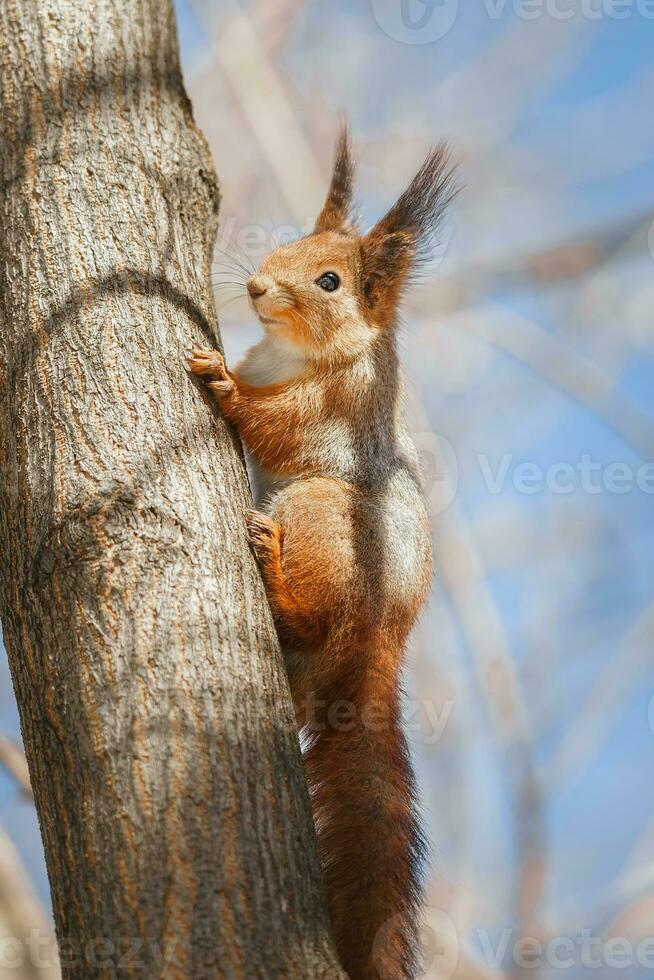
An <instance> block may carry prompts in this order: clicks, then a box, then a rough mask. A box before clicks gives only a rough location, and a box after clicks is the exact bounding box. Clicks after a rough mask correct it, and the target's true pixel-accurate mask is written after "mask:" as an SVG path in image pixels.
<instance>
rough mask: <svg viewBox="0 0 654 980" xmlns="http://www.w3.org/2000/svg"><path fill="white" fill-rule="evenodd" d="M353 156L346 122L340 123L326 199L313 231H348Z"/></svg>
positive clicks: (352, 180)
mask: <svg viewBox="0 0 654 980" xmlns="http://www.w3.org/2000/svg"><path fill="white" fill-rule="evenodd" d="M354 170H355V168H354V158H353V156H352V146H351V143H350V134H349V131H348V128H347V123H345V122H343V123H342V124H341V130H340V133H339V135H338V139H337V142H336V153H335V156H334V169H333V172H332V180H331V184H330V186H329V191H328V193H327V200H326V201H325V203H324V205H323V209H322V211H321V212H320V214H319V215H318V219H317V221H316V225H315V228H314V232H320V231H350V230H351V228H350V224H349V221H348V218H349V213H350V207H351V205H352V194H353V192H354Z"/></svg>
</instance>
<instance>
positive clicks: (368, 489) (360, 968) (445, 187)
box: [189, 127, 454, 980]
mask: <svg viewBox="0 0 654 980" xmlns="http://www.w3.org/2000/svg"><path fill="white" fill-rule="evenodd" d="M353 182H354V162H353V157H352V150H351V145H350V140H349V137H348V133H347V129H346V128H345V127H343V130H342V132H341V134H340V136H339V139H338V143H337V149H336V155H335V162H334V170H333V176H332V180H331V185H330V188H329V192H328V194H327V199H326V202H325V204H324V207H323V209H322V211H321V212H320V215H319V217H318V219H317V221H316V225H315V228H314V230H313V232H312V233H311V234H309V235H308V236H306V237H304V238H302V239H300V240H299V241H296V242H293V243H291V244H288V245H283V246H281V247H279V248H277V249H276V250H275V251H273V252H272V254H271V255H269V256H268V257H267V258H266V259H265V260H264V261H263V263H262V264H261V267H260V268H259V271H258V272H257V273H256V274H255V275H253V276H252V277H251V279H250V280H249V281H248V283H247V290H248V293H249V297H250V302H251V305H252V308H253V310H254V312H255V313H256V314H257V316H258V318H259V320H260V321H261V324H262V325H263V328H264V331H265V337H264V339H263V340H262V341H261V342H260V343H258V344H257V345H256V346H255V347H253V348H252V349H251V350H250V351H248V353H247V354H246V355H245V358H244V359H243V360H242V361H241V363H240V364H239V365H238V366H237V367H236V368H235V369H234V370H228V369H227V368H226V366H225V362H224V359H223V357H222V355H221V354H220V353H219V352H218V351H216V350H207V349H204V348H195V349H193V351H192V353H191V357H190V360H189V367H190V370H191V371H192V372H193V373H194V374H197V375H204V376H206V377H207V378H208V379H209V382H208V387H209V389H210V390H211V392H212V393H213V394H214V395H215V397H216V398H217V400H218V404H219V406H220V410H221V412H222V413H223V415H224V416H225V417H226V418H227V419H228V420H229V421H230V422H231V423H233V425H234V426H235V427H236V429H237V431H238V433H239V435H240V436H241V438H242V440H243V442H244V443H245V446H246V448H247V450H248V451H249V454H250V456H251V458H252V460H253V463H254V465H255V468H256V478H257V483H258V484H260V486H259V491H260V492H259V494H258V500H257V503H258V506H259V509H258V510H255V511H252V512H251V513H250V514H249V516H248V532H249V537H250V541H251V543H252V546H253V548H254V551H255V553H256V556H257V558H258V561H259V565H260V568H261V573H262V576H263V580H264V583H265V586H266V591H267V595H268V599H269V602H270V606H271V609H272V612H273V616H274V619H275V623H276V626H277V630H278V633H279V636H280V640H281V643H282V647H283V650H284V654H285V659H286V664H287V668H288V674H289V680H290V685H291V692H292V695H293V701H294V704H295V709H296V713H297V718H298V724H299V726H301V728H302V729H303V734H304V735H305V744H306V745H307V748H306V751H305V756H304V761H305V768H306V774H307V779H308V783H309V788H310V792H311V797H312V805H313V814H314V822H315V827H316V832H317V837H318V845H319V851H320V856H321V861H322V867H323V873H324V880H325V886H326V890H327V898H328V903H329V910H330V915H331V921H332V926H333V931H334V935H335V939H336V944H337V949H338V952H339V956H340V959H341V961H342V964H343V967H344V969H345V970H346V972H347V973H348V975H349V976H350V977H351V978H352V980H373V978H374V980H377V978H379V977H383V978H388V980H404V978H410V977H413V976H415V971H416V968H417V966H416V964H417V961H418V956H419V934H418V933H419V913H420V894H421V880H422V867H423V860H424V844H423V837H422V833H421V830H420V826H419V821H418V816H417V812H416V810H417V807H416V793H415V784H414V776H413V772H412V769H411V764H410V761H409V754H408V750H407V744H406V740H405V736H404V733H403V730H402V725H401V718H400V709H401V688H400V685H401V677H400V672H401V668H402V661H403V655H404V649H405V645H406V641H407V637H408V635H409V633H410V631H411V629H412V627H413V625H414V623H415V621H416V617H417V615H418V612H419V610H420V608H421V606H422V605H423V603H424V601H425V598H426V596H427V591H428V588H429V584H430V578H431V547H430V535H429V525H428V520H427V514H426V510H425V505H424V502H423V496H422V490H421V477H420V472H419V463H418V456H417V453H416V450H415V447H414V446H413V444H412V442H411V439H410V438H409V436H408V434H407V431H406V429H405V425H404V421H403V409H402V380H401V375H400V369H399V365H398V356H397V338H396V332H397V329H398V304H399V301H400V298H401V294H402V291H403V288H404V286H405V285H406V283H407V281H408V279H409V277H410V275H411V273H412V271H413V270H414V269H415V268H416V265H417V263H418V262H419V261H420V260H421V258H422V257H423V256H424V254H425V250H426V246H427V245H428V244H429V242H430V241H431V238H432V235H433V232H434V230H435V228H436V226H437V224H438V221H439V219H440V217H441V215H442V213H443V210H444V208H445V206H446V205H447V204H448V202H449V201H450V199H451V197H452V195H453V193H454V187H453V168H452V167H451V166H450V164H449V157H448V152H447V148H446V146H445V145H444V144H441V145H439V146H438V147H436V148H435V149H434V150H432V152H431V153H430V154H429V156H428V157H427V159H426V160H425V162H424V163H423V165H422V167H421V168H420V170H419V171H418V173H417V175H416V176H415V177H414V179H413V180H412V181H411V183H410V184H409V186H408V188H407V189H406V190H405V191H404V193H403V194H402V195H401V196H400V198H399V199H398V200H397V202H396V203H395V204H394V205H393V207H392V208H391V209H390V210H389V211H388V213H387V214H386V215H385V216H384V217H383V218H382V219H381V220H380V221H379V222H378V223H377V224H376V225H375V226H374V227H373V228H372V230H371V231H369V232H368V233H367V234H363V233H361V232H360V231H359V229H358V228H357V226H356V223H355V221H354V220H353V219H352V217H351V206H352V193H353Z"/></svg>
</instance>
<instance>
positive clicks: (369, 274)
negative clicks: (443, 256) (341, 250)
mask: <svg viewBox="0 0 654 980" xmlns="http://www.w3.org/2000/svg"><path fill="white" fill-rule="evenodd" d="M457 190H458V187H457V186H456V184H455V180H454V167H453V166H452V165H451V163H450V156H449V151H448V148H447V144H445V143H440V144H439V145H438V146H437V147H435V148H434V149H433V150H432V151H431V153H430V154H429V156H428V157H427V159H426V160H425V162H424V163H423V165H422V167H421V168H420V170H419V171H418V173H417V174H416V176H415V177H414V178H413V180H412V181H411V183H410V184H409V186H408V187H407V189H406V190H405V191H404V193H403V194H402V195H401V196H400V197H399V198H398V200H397V201H396V202H395V204H394V205H393V207H392V208H391V209H390V211H388V213H387V214H385V215H384V217H383V218H382V219H381V220H380V221H378V222H377V224H376V225H375V227H374V228H373V229H372V231H370V232H369V233H368V234H367V235H366V236H365V238H363V239H362V242H361V261H362V271H363V295H364V300H365V302H366V304H367V306H368V308H369V309H370V311H371V312H374V314H375V317H376V318H377V320H378V322H380V323H382V322H384V320H388V319H389V318H390V317H392V315H393V313H394V308H395V305H396V303H397V300H398V298H399V294H400V290H401V288H402V285H403V284H404V282H405V281H406V278H407V275H408V274H409V272H410V271H411V269H412V268H414V267H415V265H416V264H417V262H419V261H420V259H422V258H426V257H428V255H429V245H430V244H431V241H432V238H433V235H434V233H435V231H436V228H437V226H438V223H439V221H440V219H441V218H442V216H443V212H444V211H445V208H446V207H447V205H448V204H449V203H450V201H451V200H452V198H453V197H454V195H455V194H456V193H457Z"/></svg>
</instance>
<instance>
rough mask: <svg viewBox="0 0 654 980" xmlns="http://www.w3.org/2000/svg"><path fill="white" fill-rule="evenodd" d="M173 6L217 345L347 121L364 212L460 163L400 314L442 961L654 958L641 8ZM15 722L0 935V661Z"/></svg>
mask: <svg viewBox="0 0 654 980" xmlns="http://www.w3.org/2000/svg"><path fill="white" fill-rule="evenodd" d="M176 8H177V15H178V23H179V33H180V43H181V53H182V61H183V66H184V73H185V77H186V82H187V86H188V90H189V94H190V96H191V99H192V101H193V104H194V109H195V115H196V118H197V121H198V122H199V124H200V126H201V127H202V129H203V130H204V132H205V133H206V135H207V137H208V139H209V141H210V143H211V146H212V150H213V153H214V156H215V160H216V167H217V169H218V173H219V176H220V178H221V182H222V191H223V203H222V209H221V230H220V236H219V242H218V247H217V251H216V266H215V270H214V272H215V286H216V302H217V305H218V308H219V316H220V322H221V326H222V331H223V338H224V342H225V346H226V350H227V355H228V360H231V361H233V360H234V359H235V358H237V357H238V356H239V355H240V354H241V353H242V352H243V351H244V350H245V348H246V347H248V346H249V345H250V344H252V343H253V342H254V341H255V340H256V338H257V337H258V336H259V329H258V328H257V326H256V325H255V324H254V322H253V320H252V317H251V315H250V314H249V312H248V310H247V306H246V304H245V302H244V301H243V297H242V289H241V287H240V286H239V285H237V284H236V283H237V280H238V279H239V278H240V274H239V271H238V263H245V264H246V265H249V264H254V265H255V266H256V265H257V263H258V262H259V261H260V259H261V258H262V257H263V255H265V254H266V253H267V252H268V251H270V249H271V248H273V247H275V245H277V244H279V243H281V242H282V241H288V240H289V239H292V238H296V237H298V236H299V235H301V234H303V233H306V232H307V231H308V230H309V229H310V228H311V225H312V222H313V219H314V218H315V215H316V214H317V211H318V210H319V208H320V205H321V203H322V199H323V197H324V194H325V190H326V185H327V181H328V178H329V173H330V165H331V157H332V145H333V139H334V134H335V132H336V129H337V125H338V117H339V113H342V112H347V115H348V117H349V120H350V123H351V127H352V130H353V134H354V139H355V144H356V148H357V153H358V156H359V160H360V173H359V194H358V200H359V210H360V214H361V217H362V221H363V223H364V224H370V223H372V222H373V221H374V219H375V218H376V217H378V216H379V215H380V214H381V212H382V211H383V209H385V208H386V207H387V206H389V205H390V204H391V203H392V201H393V199H394V197H395V196H397V194H398V193H399V192H400V191H401V190H402V189H403V187H404V185H405V184H406V182H407V181H408V179H409V178H410V176H411V175H412V174H413V172H414V171H415V170H416V169H417V167H418V165H419V163H420V162H421V160H422V158H423V157H424V155H425V153H426V152H427V150H428V148H429V146H430V144H432V143H433V142H435V141H437V140H439V139H441V138H447V139H448V140H449V141H450V143H451V145H452V148H453V152H454V154H455V156H456V158H457V159H458V160H459V161H460V168H461V177H462V180H463V183H464V184H465V187H464V190H463V192H462V193H461V194H460V196H459V198H458V200H457V201H456V203H455V205H454V207H453V208H452V210H451V213H450V215H449V218H448V221H447V224H446V227H445V228H443V229H442V234H441V236H440V241H439V243H438V246H437V248H436V250H435V252H434V256H433V261H432V263H431V265H430V267H429V268H428V269H427V270H426V274H425V275H424V277H423V280H422V281H421V282H420V283H419V284H418V285H416V287H415V288H413V289H412V291H411V293H410V294H409V295H408V297H407V301H406V304H405V324H404V329H403V331H402V357H403V361H404V365H405V369H406V373H407V376H408V380H409V387H410V395H409V399H408V412H409V418H410V428H411V430H412V432H413V433H414V435H415V439H416V442H417V444H418V447H419V449H420V452H421V455H422V459H423V463H424V470H425V478H426V481H427V486H428V492H429V506H430V513H431V518H432V526H433V538H434V546H435V551H436V557H437V563H436V571H435V576H434V585H433V589H432V594H431V599H430V603H429V607H428V609H427V610H426V612H425V613H424V615H423V617H422V621H421V624H420V627H419V628H418V630H417V631H416V634H415V637H414V640H413V643H412V648H411V651H410V665H409V668H408V670H407V677H406V690H407V706H406V714H407V726H408V729H409V735H410V739H411V744H412V750H413V753H414V757H415V760H416V765H417V768H418V773H419V778H420V787H421V793H422V798H423V808H424V813H425V818H426V823H427V825H428V830H429V835H430V838H431V842H432V864H431V871H430V876H429V890H428V903H429V908H428V912H427V922H426V926H425V957H424V976H425V977H428V978H430V980H449V978H451V977H458V978H460V980H477V978H479V980H484V978H501V977H511V978H513V977H516V978H523V977H527V976H529V977H532V978H538V980H547V978H552V977H559V976H565V977H569V978H571V980H584V978H587V977H601V978H611V977H613V976H616V977H617V976H620V977H622V978H625V980H627V978H628V980H637V978H641V977H645V976H649V975H650V974H654V778H653V777H654V656H653V649H654V587H653V572H654V360H653V355H654V318H653V314H652V311H653V310H654V224H653V221H654V125H653V124H652V107H653V106H654V46H653V44H652V40H653V38H654V3H652V2H651V0H522V2H520V0H481V2H475V3H471V2H469V0H461V2H460V3H458V2H457V0H360V2H358V3H356V4H353V3H351V2H346V0H330V2H329V3H328V2H326V0H250V2H245V0H240V2H236V0H178V2H177V3H176ZM0 733H2V735H3V738H2V739H1V740H0V939H1V938H2V937H3V936H8V935H17V934H20V930H21V929H22V928H23V927H26V926H27V925H29V924H30V923H34V924H35V927H36V928H39V927H40V924H43V923H46V922H47V916H48V913H49V899H48V888H47V881H46V877H45V870H44V864H43V858H42V851H41V844H40V838H39V833H38V827H37V823H36V818H35V815H34V810H33V805H32V803H31V801H30V799H29V796H28V795H27V794H26V793H25V792H21V785H22V784H23V785H24V784H26V776H25V772H24V763H23V760H22V757H21V754H20V751H17V749H18V746H19V744H20V734H19V729H18V722H17V715H16V710H15V706H14V700H13V694H12V691H11V685H10V681H9V675H8V671H7V666H6V662H5V657H4V652H2V656H1V659H0ZM43 927H44V928H45V925H44V926H43ZM3 971H4V972H3ZM5 975H6V976H7V977H12V978H15V980H28V978H33V977H36V976H39V977H45V976H46V975H47V976H48V977H55V976H56V971H53V970H50V972H48V971H47V970H45V969H41V970H39V969H31V972H30V969H28V968H27V967H26V968H25V971H24V973H23V974H21V972H20V971H17V970H16V969H11V970H9V969H7V967H6V966H5V967H2V966H0V977H3V976H5Z"/></svg>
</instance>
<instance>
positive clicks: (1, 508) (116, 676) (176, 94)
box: [0, 0, 343, 980]
mask: <svg viewBox="0 0 654 980" xmlns="http://www.w3.org/2000/svg"><path fill="white" fill-rule="evenodd" d="M0 38H1V45H2V46H1V48H0V113H1V116H0V118H1V119H2V123H1V125H2V135H1V138H0V181H1V183H0V310H1V314H2V325H1V327H2V328H1V336H0V373H1V384H2V400H1V404H0V547H1V550H2V565H1V576H2V580H1V584H0V603H1V612H2V619H3V624H4V636H5V641H6V646H7V650H8V653H9V660H10V664H11V668H12V675H13V679H14V685H15V689H16V697H17V700H18V705H19V710H20V715H21V721H22V728H23V736H24V740H25V747H26V752H27V757H28V761H29V766H30V772H31V778H32V783H33V787H34V792H35V797H36V803H37V807H38V812H39V819H40V823H41V830H42V834H43V842H44V846H45V853H46V858H47V864H48V872H49V876H50V885H51V890H52V899H53V905H54V912H55V920H56V926H57V934H58V938H59V942H60V947H61V960H62V970H63V974H64V976H65V977H67V978H73V977H74V978H77V977H79V978H81V977H84V978H86V980H88V978H89V977H117V976H121V977H124V976H133V977H146V976H147V977H166V980H174V978H182V977H183V978H193V980H201V978H209V977H234V978H237V977H247V978H248V980H250V978H256V977H265V978H270V977H282V976H283V977H291V978H292V977H298V978H300V977H301V978H303V980H305V978H311V977H329V978H330V980H332V978H334V977H338V976H342V975H343V974H342V973H341V972H340V970H339V968H338V966H337V965H336V960H335V958H334V953H333V947H332V943H331V940H330V937H329V931H328V927H327V917H326V912H325V905H324V900H323V893H322V884H321V881H320V875H319V871H318V863H317V858H316V850H315V843H314V837H313V830H312V827H311V819H310V810H309V804H308V798H307V793H306V788H305V785H304V779H303V774H302V766H301V759H300V752H299V745H298V739H297V733H296V730H295V726H294V722H293V717H292V710H291V706H290V701H289V694H288V689H287V683H286V678H285V675H284V672H283V667H282V663H281V659H280V653H279V649H278V645H277V640H276V637H275V633H274V629H273V626H272V623H271V618H270V614H269V611H268V607H267V604H266V602H265V597H264V593H263V589H262V586H261V582H260V579H259V576H258V572H257V570H256V567H255V564H254V561H253V558H252V556H251V554H250V551H249V548H248V544H247V541H246V537H245V531H244V513H245V510H246V508H247V507H248V505H249V497H248V492H247V484H246V480H245V475H244V470H243V466H242V460H241V456H240V453H239V450H238V447H237V446H236V444H235V442H234V440H233V437H232V436H231V435H230V433H229V432H228V430H227V428H226V426H225V424H224V423H223V422H222V420H221V419H220V418H218V417H217V415H216V413H215V412H214V411H213V409H212V408H211V405H210V403H209V401H208V400H207V399H206V398H205V397H204V395H203V392H202V389H201V387H200V386H199V385H198V384H196V383H195V382H194V381H192V380H191V378H190V377H189V376H188V374H187V372H186V370H185V350H186V348H187V347H188V346H189V345H190V344H191V343H192V342H202V343H207V342H212V341H213V342H216V338H217V328H216V323H215V316H214V310H213V302H212V294H211V288H210V275H209V272H210V263H211V252H212V245H213V240H214V235H215V229H216V216H217V210H218V197H219V196H218V187H217V181H216V177H215V173H214V170H213V165H212V162H211V158H210V155H209V152H208V149H207V146H206V143H205V141H204V139H203V137H202V135H201V134H200V133H199V131H198V130H197V128H196V127H195V125H194V123H193V119H192V115H191V108H190V105H189V102H188V99H187V98H186V95H185V92H184V89H183V85H182V81H181V77H180V70H179V64H178V53H177V40H176V32H175V25H174V18H173V15H172V11H171V9H170V6H169V4H168V2H164V0H95V2H92V0H84V2H80V0H38V3H37V2H35V0H3V2H2V3H1V4H0Z"/></svg>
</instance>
